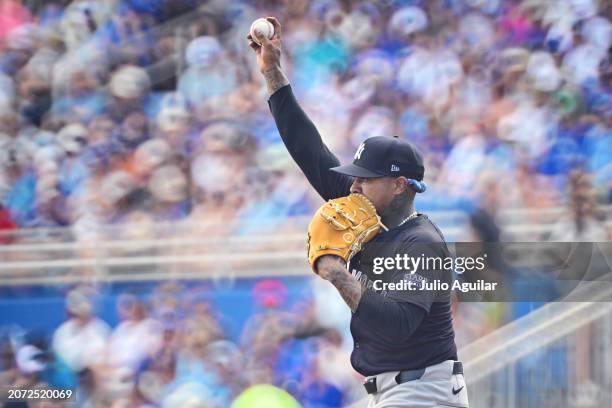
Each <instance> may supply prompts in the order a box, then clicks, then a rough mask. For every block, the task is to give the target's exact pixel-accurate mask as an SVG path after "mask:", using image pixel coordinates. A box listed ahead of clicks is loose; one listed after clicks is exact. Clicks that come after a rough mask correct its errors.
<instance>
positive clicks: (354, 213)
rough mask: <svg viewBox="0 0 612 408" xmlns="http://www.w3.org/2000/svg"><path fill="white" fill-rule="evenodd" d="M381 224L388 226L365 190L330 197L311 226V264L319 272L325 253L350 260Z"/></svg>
mask: <svg viewBox="0 0 612 408" xmlns="http://www.w3.org/2000/svg"><path fill="white" fill-rule="evenodd" d="M381 228H383V229H385V230H387V227H385V226H384V225H383V223H382V222H381V221H380V216H379V215H378V214H377V213H376V208H374V204H372V202H371V201H370V200H369V199H368V198H367V197H366V196H364V195H363V194H351V195H349V196H347V197H341V198H336V199H334V200H329V201H328V202H327V203H325V204H323V206H321V208H319V209H318V210H317V212H316V213H315V215H314V217H313V219H312V221H310V225H309V226H308V262H309V263H310V267H311V268H312V270H313V271H315V272H317V270H316V268H315V266H316V262H317V259H319V258H320V257H322V256H323V255H336V256H339V257H341V258H342V259H344V261H345V262H348V261H349V260H350V259H351V258H352V257H353V256H354V255H355V254H356V253H358V252H359V251H361V247H362V246H363V244H365V243H367V242H369V241H370V240H372V238H374V237H375V236H376V234H378V232H379V231H380V229H381Z"/></svg>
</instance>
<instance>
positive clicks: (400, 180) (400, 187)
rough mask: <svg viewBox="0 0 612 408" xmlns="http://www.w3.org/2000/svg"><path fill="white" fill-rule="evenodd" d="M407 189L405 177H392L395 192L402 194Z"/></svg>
mask: <svg viewBox="0 0 612 408" xmlns="http://www.w3.org/2000/svg"><path fill="white" fill-rule="evenodd" d="M406 189H408V180H407V179H406V177H403V176H400V177H396V178H395V179H393V192H394V193H395V194H402V193H403V192H405V191H406Z"/></svg>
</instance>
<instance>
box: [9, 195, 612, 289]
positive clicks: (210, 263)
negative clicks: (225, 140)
mask: <svg viewBox="0 0 612 408" xmlns="http://www.w3.org/2000/svg"><path fill="white" fill-rule="evenodd" d="M563 211H564V209H563V208H555V209H547V210H537V211H535V210H522V211H517V210H512V211H506V212H504V213H502V214H501V216H500V220H501V224H502V229H503V230H504V232H505V234H504V236H505V238H504V239H505V240H510V239H508V238H510V237H511V238H512V240H513V241H527V242H532V241H539V240H543V239H545V237H546V235H547V234H549V233H550V231H551V229H552V227H553V225H554V222H555V220H557V219H558V218H559V216H561V215H562V214H563ZM604 211H605V212H606V213H612V206H608V207H605V208H604ZM429 216H430V218H431V219H433V220H434V221H435V222H436V223H438V224H439V225H440V226H441V228H442V230H443V231H444V234H445V235H446V237H447V240H448V241H456V240H460V239H461V237H462V232H463V231H465V230H466V225H467V222H468V219H467V215H466V214H465V213H463V212H459V211H446V212H432V213H429ZM608 218H609V219H612V217H608ZM533 220H539V223H534V222H533ZM275 221H276V222H278V220H275ZM308 222H309V217H294V218H290V219H286V220H282V222H280V224H281V225H283V226H287V228H285V229H283V230H280V231H273V232H269V231H268V232H262V233H261V234H250V235H243V236H241V235H236V234H235V230H232V228H231V227H230V228H229V229H228V228H227V225H225V224H221V223H219V222H215V221H209V222H199V223H196V222H193V221H189V220H184V221H178V222H173V223H170V222H160V223H156V224H152V225H149V226H147V228H145V231H146V232H142V233H141V232H138V228H139V227H138V226H137V225H125V224H124V225H119V226H105V227H103V228H101V229H100V230H99V231H97V236H98V239H96V240H88V241H78V240H75V234H74V231H73V229H72V228H47V229H22V230H17V231H11V232H10V233H9V232H6V231H5V232H2V231H0V235H2V236H3V237H7V236H11V237H13V238H14V239H15V240H16V242H15V243H13V244H10V245H4V246H0V285H17V284H28V283H31V284H34V283H51V282H76V281H78V279H80V278H79V277H80V276H88V277H92V276H96V279H100V280H103V281H109V280H130V279H157V278H158V277H161V276H165V277H167V276H168V274H169V273H172V274H175V275H173V276H176V277H177V278H178V277H181V276H185V277H187V276H186V275H185V274H187V275H189V277H192V276H194V275H197V276H200V277H207V276H217V275H219V274H222V275H224V276H236V277H238V276H255V275H257V274H261V275H262V276H274V275H276V276H281V275H296V274H308V273H309V271H308V268H307V267H306V264H305V261H304V259H305V258H304V257H305V251H306V249H305V234H304V232H303V231H305V230H306V228H307V225H308ZM610 222H611V221H609V222H608V225H609V226H611V227H612V224H610ZM222 229H225V232H223V233H222V232H221V230H222ZM185 271H189V272H185Z"/></svg>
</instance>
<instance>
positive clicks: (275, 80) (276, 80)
mask: <svg viewBox="0 0 612 408" xmlns="http://www.w3.org/2000/svg"><path fill="white" fill-rule="evenodd" d="M262 74H263V76H264V78H265V79H266V85H268V95H269V96H272V94H273V93H274V92H276V91H278V90H279V89H280V88H282V87H283V86H285V85H288V84H289V80H288V79H287V77H286V76H285V74H284V73H283V71H281V69H280V68H276V67H275V68H272V69H269V70H267V71H263V72H262Z"/></svg>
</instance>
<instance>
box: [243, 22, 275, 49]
mask: <svg viewBox="0 0 612 408" xmlns="http://www.w3.org/2000/svg"><path fill="white" fill-rule="evenodd" d="M249 31H250V34H251V37H252V38H253V41H254V42H256V43H257V44H259V45H261V42H260V41H259V37H260V36H264V37H266V38H267V39H268V40H271V39H272V36H274V25H272V23H271V22H269V21H268V20H266V19H265V18H258V19H257V20H255V21H253V24H251V29H250V30H249Z"/></svg>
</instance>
